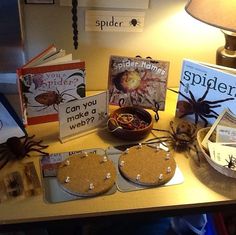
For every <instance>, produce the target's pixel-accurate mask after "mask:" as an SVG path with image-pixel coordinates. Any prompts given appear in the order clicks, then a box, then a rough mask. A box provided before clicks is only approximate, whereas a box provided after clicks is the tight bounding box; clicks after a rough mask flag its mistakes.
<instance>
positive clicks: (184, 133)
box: [147, 121, 200, 163]
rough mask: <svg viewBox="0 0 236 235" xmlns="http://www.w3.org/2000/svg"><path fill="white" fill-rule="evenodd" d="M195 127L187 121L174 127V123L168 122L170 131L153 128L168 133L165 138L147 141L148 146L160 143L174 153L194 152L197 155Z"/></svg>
mask: <svg viewBox="0 0 236 235" xmlns="http://www.w3.org/2000/svg"><path fill="white" fill-rule="evenodd" d="M196 129H197V128H196V125H194V124H191V123H189V122H187V121H182V122H180V123H179V124H177V125H176V127H174V122H173V121H171V122H170V130H161V129H156V128H154V129H153V130H156V131H160V132H165V133H168V135H167V136H160V137H156V138H153V139H150V140H148V141H147V143H149V144H154V143H162V144H163V145H165V146H167V147H168V148H169V149H173V150H174V151H176V152H179V153H182V152H188V153H190V151H191V150H192V151H194V152H196V154H197V156H198V161H199V163H200V158H199V155H198V149H197V146H196V144H195V142H196Z"/></svg>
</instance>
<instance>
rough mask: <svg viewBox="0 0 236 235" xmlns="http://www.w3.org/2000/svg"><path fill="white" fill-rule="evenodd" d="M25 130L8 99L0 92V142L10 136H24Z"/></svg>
mask: <svg viewBox="0 0 236 235" xmlns="http://www.w3.org/2000/svg"><path fill="white" fill-rule="evenodd" d="M25 135H26V131H25V128H24V125H23V122H22V120H21V119H20V118H19V116H18V115H17V114H16V112H15V110H14V109H13V108H12V106H11V105H10V103H9V102H8V100H7V99H6V98H5V96H4V95H3V94H1V93H0V144H2V143H5V142H6V141H7V139H8V138H11V137H19V138H20V137H24V136H25Z"/></svg>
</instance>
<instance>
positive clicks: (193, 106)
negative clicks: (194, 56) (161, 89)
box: [176, 59, 236, 126]
mask: <svg viewBox="0 0 236 235" xmlns="http://www.w3.org/2000/svg"><path fill="white" fill-rule="evenodd" d="M235 81H236V70H235V69H232V68H227V67H223V66H217V65H213V64H207V63H203V62H198V61H192V60H188V59H185V60H183V65H182V72H181V77H180V87H179V92H178V94H179V95H178V100H177V108H176V116H177V117H179V118H186V119H187V120H189V121H192V122H195V123H199V124H200V123H201V124H203V125H204V126H207V125H208V124H210V125H212V124H213V123H214V122H215V120H216V119H217V117H218V116H219V114H220V113H221V112H223V110H224V109H226V108H228V109H230V110H231V111H232V112H233V113H236V100H235V97H236V85H235V84H236V83H235Z"/></svg>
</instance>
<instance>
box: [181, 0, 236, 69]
mask: <svg viewBox="0 0 236 235" xmlns="http://www.w3.org/2000/svg"><path fill="white" fill-rule="evenodd" d="M185 10H186V11H187V12H188V14H189V15H191V16H192V17H194V18H196V19H197V20H200V21H202V22H204V23H207V24H209V25H212V26H215V27H218V28H220V29H221V30H222V32H223V33H224V36H225V45H224V46H223V47H220V48H218V50H217V52H216V64H218V65H223V66H227V67H232V68H236V0H190V1H189V2H188V3H187V5H186V6H185Z"/></svg>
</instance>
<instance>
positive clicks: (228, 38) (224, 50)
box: [216, 30, 236, 68]
mask: <svg viewBox="0 0 236 235" xmlns="http://www.w3.org/2000/svg"><path fill="white" fill-rule="evenodd" d="M222 32H223V33H224V36H225V46H223V47H220V48H218V50H217V52H216V64H218V65H222V66H226V67H231V68H236V33H232V32H229V31H225V30H222Z"/></svg>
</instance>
